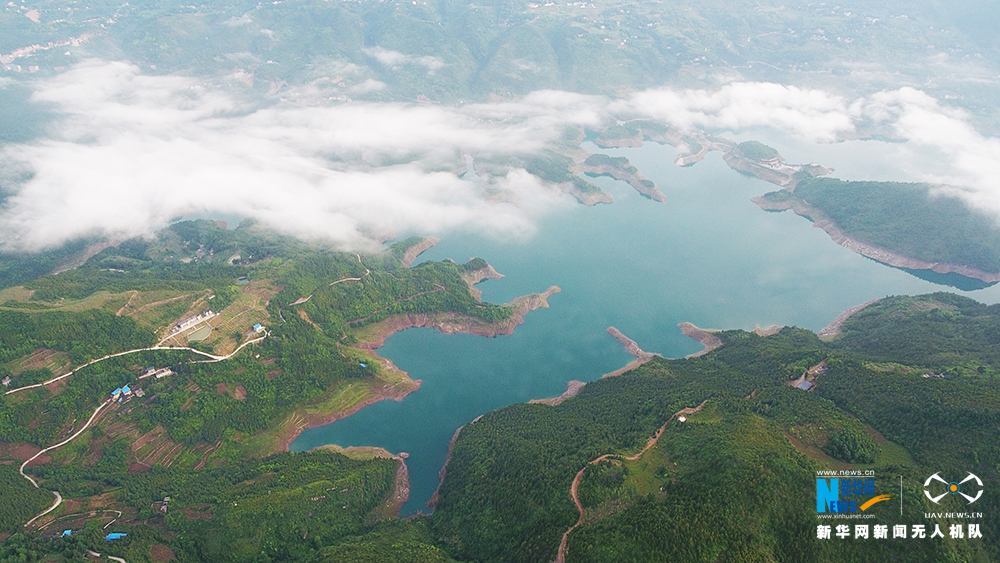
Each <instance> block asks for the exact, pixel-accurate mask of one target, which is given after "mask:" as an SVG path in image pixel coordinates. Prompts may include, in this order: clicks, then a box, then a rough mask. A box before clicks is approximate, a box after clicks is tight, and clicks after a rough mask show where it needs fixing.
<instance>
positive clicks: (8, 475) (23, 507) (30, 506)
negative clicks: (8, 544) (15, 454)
mask: <svg viewBox="0 0 1000 563" xmlns="http://www.w3.org/2000/svg"><path fill="white" fill-rule="evenodd" d="M18 465H19V464H14V463H9V464H0V491H3V495H0V534H16V533H17V532H20V531H21V530H22V529H23V526H24V523H25V522H27V521H28V520H30V519H31V517H32V516H34V515H35V514H38V513H39V512H41V511H43V510H45V509H46V508H48V507H49V506H51V505H52V502H53V500H54V499H53V497H52V493H50V492H48V491H46V490H45V489H36V488H35V487H32V486H31V483H29V482H28V481H27V480H26V479H25V478H24V477H21V474H20V473H18V472H17V466H18Z"/></svg>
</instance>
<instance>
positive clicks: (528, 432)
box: [432, 296, 1000, 562]
mask: <svg viewBox="0 0 1000 563" xmlns="http://www.w3.org/2000/svg"><path fill="white" fill-rule="evenodd" d="M935 297H940V296H927V297H922V298H919V299H917V301H920V302H931V301H933V300H934V299H935ZM906 299H913V298H906ZM966 305H967V306H968V305H969V304H968V303H966ZM870 314H874V313H870ZM862 320H863V317H862V318H859V320H858V321H856V323H855V324H853V325H848V326H854V329H853V330H857V331H859V333H860V332H863V331H864V329H862V328H859V327H858V325H860V324H861V323H862ZM917 326H919V325H917ZM992 326H993V329H994V331H995V330H996V329H998V328H1000V323H997V322H995V321H994V322H993V324H992ZM950 328H951V330H952V331H953V337H955V338H958V337H960V336H966V337H969V338H971V337H972V336H973V331H972V330H969V329H968V328H967V327H966V326H964V325H962V324H960V323H955V324H954V325H951V326H950ZM928 334H930V333H928ZM904 335H905V333H904ZM721 336H722V338H723V340H724V341H725V345H724V346H723V347H722V348H720V349H718V350H716V351H715V352H712V353H710V354H709V355H707V356H705V357H702V358H698V359H692V360H654V361H652V362H650V363H647V364H646V365H644V366H643V367H641V368H639V369H637V370H634V371H633V372H630V373H628V374H626V375H624V376H621V377H618V378H614V379H605V380H600V381H597V382H594V383H591V384H589V385H587V386H586V387H585V388H584V389H583V391H582V392H581V393H580V395H579V396H577V397H576V398H573V399H570V400H568V401H566V402H564V403H563V404H561V405H559V406H557V407H548V406H543V405H513V406H510V407H506V408H504V409H500V410H499V411H496V412H494V413H490V414H488V415H486V416H484V417H483V418H482V419H481V420H480V421H478V422H476V423H474V424H470V425H467V426H466V427H465V428H464V429H463V431H462V433H461V434H460V436H459V439H458V441H457V443H456V444H455V447H454V450H453V453H452V458H451V462H450V464H449V466H448V476H447V479H446V480H445V482H444V484H443V485H442V488H441V493H440V500H439V503H438V510H437V511H436V512H435V515H434V517H433V519H432V523H433V525H434V527H435V529H436V530H437V531H438V533H439V535H440V537H441V541H443V542H445V544H444V545H446V546H447V547H448V549H449V550H451V552H452V553H453V554H454V555H456V556H459V557H461V558H466V559H469V560H476V561H548V560H552V559H553V558H554V557H555V554H556V549H557V547H558V545H559V538H560V536H561V534H562V533H563V532H565V531H566V530H567V529H568V528H569V526H571V525H572V524H573V523H574V522H575V520H576V517H577V513H576V511H575V510H574V508H573V504H572V502H571V501H570V499H569V498H568V496H567V491H568V490H569V488H570V483H571V482H572V480H573V478H574V475H575V473H576V472H577V471H578V470H580V469H583V468H584V467H588V466H587V463H588V461H589V460H592V459H595V458H597V457H598V456H599V455H602V454H617V457H612V458H611V461H606V462H602V463H601V464H599V465H597V466H591V467H588V468H587V470H586V471H585V473H584V476H583V480H582V482H581V485H580V489H579V491H580V498H581V502H582V503H583V504H584V506H585V508H586V510H587V512H586V516H585V519H584V525H583V526H582V527H580V528H578V529H577V530H575V531H574V532H573V533H572V534H571V536H570V540H569V544H568V550H569V551H568V553H569V555H568V557H567V561H612V560H614V561H655V560H663V558H666V559H669V560H673V559H678V560H680V559H683V560H695V561H719V560H721V561H765V560H779V561H780V560H786V561H859V562H860V561H872V560H893V559H896V560H901V561H918V560H919V561H932V560H933V561H993V560H996V558H997V557H998V554H1000V545H998V544H997V542H996V541H995V540H994V539H986V540H984V541H981V542H950V543H922V542H891V543H890V542H882V543H878V544H875V545H872V544H871V542H869V543H865V544H860V543H857V542H854V543H840V544H837V543H822V542H816V541H814V540H813V538H814V537H815V525H816V518H815V511H814V501H815V498H816V491H815V481H814V480H813V479H814V475H815V473H814V472H815V471H816V470H818V469H824V468H829V467H831V464H833V466H834V467H840V468H843V467H858V468H866V467H867V468H873V469H875V470H876V475H877V478H876V479H877V480H876V488H879V489H883V490H889V489H891V488H893V487H898V485H897V484H895V483H898V481H895V479H897V478H898V476H900V475H901V476H903V478H904V482H905V490H904V494H903V496H904V500H905V503H904V504H905V507H906V509H905V511H904V514H903V515H902V516H900V515H899V514H898V512H896V513H893V512H892V511H891V510H886V511H882V512H878V514H879V520H878V523H880V524H887V525H890V526H891V525H893V524H895V523H912V522H917V521H921V522H922V521H923V518H922V516H923V512H924V511H929V510H930V509H931V507H929V506H928V505H927V504H926V501H925V500H924V498H923V495H922V494H921V485H922V482H923V479H924V478H925V477H926V475H929V474H931V473H934V472H935V471H942V472H944V473H947V474H952V473H954V474H959V473H961V474H963V475H964V473H963V472H966V471H971V472H974V473H976V474H977V475H979V476H980V477H982V478H983V480H984V482H986V483H995V482H996V481H997V477H998V474H997V471H998V467H1000V465H998V462H1000V448H998V447H997V445H996V444H998V443H1000V435H998V431H1000V430H998V429H1000V384H998V382H997V380H996V379H995V378H993V377H990V376H985V375H979V374H976V375H970V376H967V377H964V378H955V379H949V378H945V379H927V378H923V377H922V374H924V373H926V371H925V370H923V369H922V368H920V367H919V364H918V365H917V366H906V365H903V364H901V363H893V364H886V363H885V361H884V358H879V361H878V362H874V361H872V360H868V359H866V357H865V356H864V355H863V354H861V353H858V352H851V351H847V350H846V349H847V348H850V347H851V345H850V341H849V340H848V337H847V336H845V337H844V339H843V340H842V341H840V342H835V343H833V344H827V343H824V342H821V341H820V340H819V339H817V338H816V336H815V335H813V334H812V333H810V332H808V331H803V330H798V329H789V328H786V329H783V330H782V331H781V332H780V333H779V334H777V335H773V336H770V337H766V338H762V337H759V336H757V335H755V334H752V333H745V332H740V331H735V332H726V333H722V335H721ZM858 338H859V339H860V336H858ZM901 338H902V337H901ZM939 344H940V345H941V346H947V344H945V343H939ZM956 355H960V356H965V357H966V358H968V357H970V356H972V355H973V354H972V353H963V352H956ZM823 360H826V366H827V370H826V371H825V372H823V373H821V374H820V375H818V376H817V377H816V378H815V381H816V382H817V384H818V386H817V388H816V390H815V391H814V392H812V393H806V392H804V391H801V390H799V389H795V388H793V387H791V386H789V385H787V382H788V381H789V380H790V379H793V378H796V377H797V376H799V375H801V374H802V373H803V372H804V371H805V370H806V369H808V368H809V367H810V366H814V365H818V364H819V363H820V362H821V361H823ZM704 400H707V401H708V403H707V405H709V407H707V408H706V409H705V410H704V411H703V412H701V413H698V414H693V415H690V417H689V419H688V421H687V422H685V423H683V424H682V423H678V422H677V421H676V420H675V421H674V422H671V423H670V424H668V425H667V426H666V431H665V433H664V435H663V437H662V438H661V439H660V441H659V442H658V444H657V446H656V447H655V448H653V449H652V450H650V451H648V452H647V453H646V454H645V455H644V456H643V457H642V458H641V459H640V460H638V461H637V462H630V461H627V460H625V459H624V457H625V456H628V455H631V454H632V453H634V452H636V451H638V450H639V448H640V446H641V444H642V443H644V442H645V439H646V438H647V437H648V436H650V435H651V434H652V433H653V431H654V430H655V429H656V428H657V427H658V426H659V425H660V424H662V423H663V422H665V421H666V420H667V419H668V418H669V417H670V415H671V414H673V413H674V412H677V411H678V410H679V409H680V408H682V407H693V406H696V405H698V404H699V403H701V401H704ZM883 436H884V437H883ZM911 455H912V458H911ZM612 462H614V463H612ZM484 482H488V483H491V484H495V485H496V486H492V485H491V486H488V487H484V486H483V485H482V483H484ZM976 508H977V510H983V511H984V513H992V512H993V511H995V510H996V509H997V506H996V500H995V499H994V500H988V499H986V498H985V497H984V499H983V500H981V501H980V502H979V504H978V505H977V506H976ZM940 523H941V525H942V527H944V525H945V524H946V523H948V522H945V521H942V522H940ZM950 523H955V522H950Z"/></svg>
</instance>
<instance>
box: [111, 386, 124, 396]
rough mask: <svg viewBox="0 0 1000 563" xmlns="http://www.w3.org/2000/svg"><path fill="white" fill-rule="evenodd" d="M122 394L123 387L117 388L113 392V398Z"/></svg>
mask: <svg viewBox="0 0 1000 563" xmlns="http://www.w3.org/2000/svg"><path fill="white" fill-rule="evenodd" d="M121 394H122V388H121V387H119V388H118V389H115V390H114V391H112V392H111V398H112V399H117V398H118V395H121Z"/></svg>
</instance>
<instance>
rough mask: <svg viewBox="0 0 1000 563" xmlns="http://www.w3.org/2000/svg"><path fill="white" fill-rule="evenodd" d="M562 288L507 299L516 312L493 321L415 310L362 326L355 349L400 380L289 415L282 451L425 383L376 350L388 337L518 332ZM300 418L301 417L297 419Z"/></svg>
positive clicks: (481, 334) (555, 287) (489, 335)
mask: <svg viewBox="0 0 1000 563" xmlns="http://www.w3.org/2000/svg"><path fill="white" fill-rule="evenodd" d="M560 291H562V290H561V289H559V287H557V286H554V285H553V286H550V287H549V288H548V289H547V290H546V291H544V292H542V293H533V294H530V295H524V296H521V297H518V298H516V299H514V300H513V301H511V302H510V303H507V305H509V306H511V307H513V308H514V311H513V313H511V316H510V317H507V318H506V319H503V320H500V321H497V322H494V323H489V322H487V321H484V320H482V319H478V318H475V317H469V316H467V315H461V314H457V313H413V314H406V315H402V314H401V315H392V316H390V317H388V318H386V319H383V320H381V321H379V322H377V323H373V324H371V325H369V326H367V327H364V328H363V329H360V330H361V334H358V335H357V336H358V342H357V343H355V344H353V345H352V346H349V348H353V349H355V350H358V351H361V352H364V353H367V354H370V355H371V356H372V359H373V360H374V361H376V362H378V363H380V364H381V365H382V368H383V369H385V370H386V371H388V372H390V373H395V374H397V375H401V376H402V377H401V380H400V381H399V383H395V384H386V385H383V386H382V389H381V390H380V391H379V392H376V393H374V394H373V395H370V396H368V397H366V398H364V399H362V400H360V401H357V402H356V403H353V404H352V405H351V406H350V407H348V408H346V409H343V410H338V411H336V412H332V413H326V414H322V415H319V414H317V415H309V414H303V413H296V412H293V414H292V415H291V416H290V417H289V419H287V420H286V422H285V423H284V424H288V423H291V431H290V432H287V433H285V434H284V435H281V434H279V436H280V440H281V445H282V447H281V449H280V450H279V451H289V447H290V446H291V444H292V442H294V441H295V440H296V439H297V438H298V437H299V435H301V434H302V432H304V431H305V430H308V429H309V428H316V427H317V426H324V425H326V424H330V423H332V422H336V421H337V420H340V419H342V418H347V417H348V416H351V415H352V414H354V413H356V412H358V411H359V410H361V409H363V408H365V407H367V406H370V405H373V404H375V403H377V402H379V401H383V400H386V399H394V400H396V401H402V400H403V399H404V398H406V396H407V395H409V394H410V393H413V392H414V391H416V390H417V389H419V388H420V384H421V383H423V382H422V381H421V380H419V379H411V378H410V377H409V374H407V373H406V372H405V371H403V370H401V369H399V368H398V367H396V365H395V364H393V363H392V360H390V359H388V358H384V357H382V356H380V355H378V353H376V352H375V350H376V349H378V348H381V347H382V345H383V344H385V339H386V338H389V337H390V336H392V335H393V334H396V333H397V332H399V331H401V330H406V329H408V328H419V327H429V328H436V329H438V330H439V331H441V332H443V333H445V334H455V333H457V332H461V333H465V334H474V335H476V336H488V337H493V336H499V335H509V334H513V333H514V329H515V328H516V327H517V326H518V325H520V324H523V323H524V316H525V315H527V314H528V313H530V312H531V311H534V310H536V309H541V308H547V307H548V306H549V304H548V298H549V297H551V296H552V295H554V294H556V293H559V292H560ZM296 419H297V420H296Z"/></svg>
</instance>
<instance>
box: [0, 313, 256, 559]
mask: <svg viewBox="0 0 1000 563" xmlns="http://www.w3.org/2000/svg"><path fill="white" fill-rule="evenodd" d="M267 336H268V333H267V332H266V331H265V332H264V334H263V335H261V336H259V337H258V338H254V339H252V340H247V341H246V342H244V343H243V344H241V345H240V346H239V347H237V348H236V349H235V350H233V351H232V352H231V353H229V354H226V355H225V356H217V355H215V354H209V353H208V352H202V351H201V350H195V349H194V348H190V347H187V346H151V347H148V348H136V349H134V350H127V351H125V352H118V353H115V354H108V355H106V356H102V357H100V358H97V359H96V360H91V361H89V362H87V363H85V364H83V365H82V366H80V367H78V368H76V369H74V370H72V371H70V372H69V373H66V374H64V375H60V376H59V377H54V378H52V379H50V380H48V381H45V382H42V383H36V384H34V385H25V386H24V387H18V388H17V389H11V390H10V391H7V392H6V393H5V395H10V394H11V393H16V392H18V391H24V390H25V389H37V388H39V387H43V386H45V385H49V384H51V383H55V382H57V381H59V380H62V379H65V378H67V377H69V376H71V375H73V374H74V373H76V372H77V371H79V370H81V369H83V368H85V367H87V366H91V365H94V364H96V363H97V362H100V361H103V360H107V359H109V358H117V357H119V356H125V355H127V354H134V353H137V352H146V351H150V350H186V351H189V352H194V353H196V354H201V355H202V356H208V358H209V359H208V360H198V361H197V362H193V363H206V362H221V361H223V360H228V359H229V358H232V357H233V356H235V355H236V354H237V353H238V352H239V351H240V350H242V349H243V348H244V347H246V346H247V345H249V344H255V343H257V342H260V341H262V340H264V339H265V338H267ZM112 400H113V399H111V398H109V399H105V400H104V401H103V402H102V403H101V404H99V405H97V408H96V409H94V413H93V414H91V415H90V419H88V420H87V423H86V424H84V425H83V426H82V427H81V428H80V429H79V430H77V431H76V432H75V433H74V434H73V435H72V436H70V437H69V438H66V439H65V440H63V441H62V442H59V443H58V444H55V445H52V446H49V447H47V448H45V449H44V450H40V451H39V452H38V453H36V454H35V455H33V456H31V457H30V458H28V459H27V460H25V461H24V463H22V464H21V467H20V468H18V472H19V473H20V474H21V476H22V477H24V478H25V479H27V480H28V481H29V482H30V483H31V484H32V485H33V486H34V487H35V488H36V489H38V488H40V487H39V486H38V482H37V481H35V480H34V479H33V478H32V477H31V476H30V475H28V474H27V473H25V472H24V468H25V467H27V466H28V464H29V463H31V462H32V461H35V460H36V459H38V458H39V457H41V456H42V455H44V454H45V452H50V451H52V450H54V449H56V448H59V447H62V446H65V445H66V444H68V443H70V442H72V441H73V440H75V439H76V438H77V437H78V436H80V434H83V433H84V432H86V430H87V429H88V428H90V426H91V425H92V424H93V423H94V421H95V420H97V417H98V415H100V414H101V411H102V410H103V409H104V408H106V407H107V406H108V405H110V404H112ZM52 494H53V495H55V497H56V501H55V502H54V503H52V506H50V507H49V508H48V509H46V510H45V511H43V512H41V513H39V514H37V515H36V516H35V517H34V518H32V519H31V520H28V521H27V522H26V523H25V524H24V527H28V526H30V525H31V524H32V523H34V522H35V521H36V520H38V519H39V518H41V517H43V516H45V515H46V514H48V513H50V512H52V511H53V510H55V509H56V508H59V505H60V504H62V500H63V498H62V495H61V494H59V491H52ZM112 522H113V520H112ZM105 527H107V526H105ZM92 553H93V552H92ZM95 556H96V557H100V554H99V553H98V554H95ZM108 559H112V560H114V561H121V562H122V563H124V562H125V560H124V559H121V558H118V557H111V556H110V555H109V556H108Z"/></svg>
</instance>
